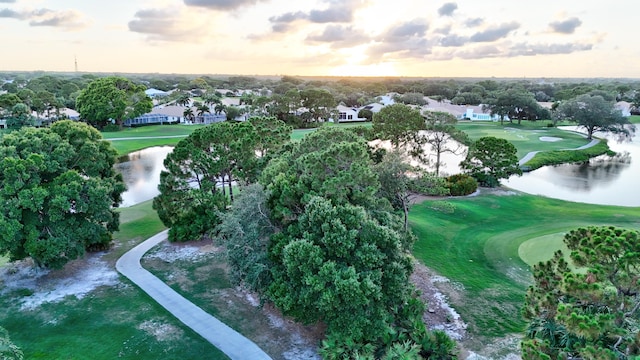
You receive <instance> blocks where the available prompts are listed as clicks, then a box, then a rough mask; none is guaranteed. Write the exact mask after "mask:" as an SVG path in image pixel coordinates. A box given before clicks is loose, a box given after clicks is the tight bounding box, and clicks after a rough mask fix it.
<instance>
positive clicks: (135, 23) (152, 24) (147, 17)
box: [128, 8, 206, 42]
mask: <svg viewBox="0 0 640 360" xmlns="http://www.w3.org/2000/svg"><path fill="white" fill-rule="evenodd" d="M134 17H135V18H134V19H133V20H131V21H129V24H128V26H129V30H130V31H133V32H137V33H141V34H145V35H147V36H148V38H149V40H155V41H181V42H198V41H200V39H201V38H202V37H203V35H204V33H205V32H206V31H205V28H204V27H203V26H199V25H198V24H197V21H196V22H194V19H193V18H190V17H187V16H184V14H182V13H181V11H180V10H179V9H174V8H165V9H143V10H139V11H137V12H136V13H135V14H134Z"/></svg>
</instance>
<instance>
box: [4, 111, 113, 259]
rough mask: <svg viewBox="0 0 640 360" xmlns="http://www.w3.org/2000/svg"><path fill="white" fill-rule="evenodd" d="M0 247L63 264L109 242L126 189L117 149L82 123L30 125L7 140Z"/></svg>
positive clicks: (13, 254)
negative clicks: (117, 164)
mask: <svg viewBox="0 0 640 360" xmlns="http://www.w3.org/2000/svg"><path fill="white" fill-rule="evenodd" d="M0 159H1V160H0V184H1V185H2V186H0V201H1V202H2V204H3V206H2V209H1V210H0V253H8V254H9V255H10V257H11V259H13V260H17V259H23V258H25V257H28V256H30V257H32V258H33V259H34V261H35V262H36V263H37V264H39V265H41V266H47V267H53V268H59V267H62V266H63V265H64V264H66V263H67V262H68V261H70V260H73V259H76V258H78V257H80V256H82V255H83V254H84V252H85V250H86V249H94V248H95V249H97V248H104V247H106V246H108V245H109V243H110V242H111V239H112V233H113V232H114V231H116V230H117V229H118V225H119V217H118V213H117V212H116V211H115V209H114V207H117V206H118V205H119V204H120V202H121V196H120V195H121V194H122V192H123V191H124V190H125V186H124V183H123V181H122V176H121V175H120V174H118V173H116V171H115V170H114V168H113V165H114V163H115V159H116V151H115V150H114V149H113V148H112V147H111V144H110V143H109V142H107V141H104V140H102V136H101V135H100V133H99V132H98V131H97V130H95V129H94V128H91V127H90V126H88V125H85V124H83V123H76V122H71V121H59V122H57V123H55V124H53V125H52V126H51V128H43V129H35V128H24V129H22V130H20V131H16V132H13V133H11V134H7V135H5V136H4V137H3V138H2V139H1V140H0Z"/></svg>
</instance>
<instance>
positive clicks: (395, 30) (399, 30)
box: [380, 19, 429, 42]
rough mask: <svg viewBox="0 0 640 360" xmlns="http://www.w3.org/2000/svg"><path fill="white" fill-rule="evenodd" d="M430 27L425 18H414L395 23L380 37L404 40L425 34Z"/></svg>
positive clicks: (390, 39) (389, 39) (389, 40)
mask: <svg viewBox="0 0 640 360" xmlns="http://www.w3.org/2000/svg"><path fill="white" fill-rule="evenodd" d="M428 29H429V24H428V23H427V21H426V20H424V19H413V20H411V21H408V22H404V23H401V24H399V25H395V26H392V27H390V28H389V29H387V31H386V32H385V33H384V34H383V35H382V36H381V37H380V39H381V40H382V41H385V42H391V41H402V40H403V39H406V38H410V37H421V36H424V35H425V34H426V32H427V30H428Z"/></svg>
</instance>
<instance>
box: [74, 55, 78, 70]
mask: <svg viewBox="0 0 640 360" xmlns="http://www.w3.org/2000/svg"><path fill="white" fill-rule="evenodd" d="M73 59H74V63H75V68H76V72H78V57H77V56H75V55H74V56H73Z"/></svg>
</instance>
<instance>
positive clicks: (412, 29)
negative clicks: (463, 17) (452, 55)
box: [367, 19, 432, 62]
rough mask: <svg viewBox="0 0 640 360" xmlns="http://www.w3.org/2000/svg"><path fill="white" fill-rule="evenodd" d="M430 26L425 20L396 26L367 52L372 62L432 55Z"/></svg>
mask: <svg viewBox="0 0 640 360" xmlns="http://www.w3.org/2000/svg"><path fill="white" fill-rule="evenodd" d="M428 29H429V24H428V23H427V21H426V20H425V19H413V20H411V21H408V22H403V23H400V24H396V25H394V26H391V27H390V28H388V29H387V30H386V31H385V32H384V33H383V34H382V35H380V36H378V37H377V38H376V39H375V40H376V42H377V43H376V44H374V45H372V46H371V47H370V48H369V49H368V50H367V55H369V57H370V60H371V62H376V61H379V60H380V59H381V58H383V57H391V54H393V57H395V58H423V57H424V56H425V55H428V54H430V53H431V48H432V44H431V43H430V42H429V41H428V40H427V39H426V33H427V30H428Z"/></svg>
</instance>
